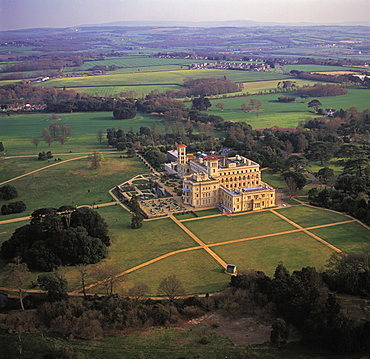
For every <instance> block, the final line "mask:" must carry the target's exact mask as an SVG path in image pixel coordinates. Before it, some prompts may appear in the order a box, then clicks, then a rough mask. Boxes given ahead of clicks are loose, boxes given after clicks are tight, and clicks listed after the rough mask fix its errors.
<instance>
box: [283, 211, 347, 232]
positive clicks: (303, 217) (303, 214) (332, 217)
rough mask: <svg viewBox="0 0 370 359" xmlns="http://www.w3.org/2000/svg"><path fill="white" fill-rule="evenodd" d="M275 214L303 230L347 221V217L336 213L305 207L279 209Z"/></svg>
mask: <svg viewBox="0 0 370 359" xmlns="http://www.w3.org/2000/svg"><path fill="white" fill-rule="evenodd" d="M276 212H279V213H280V214H282V215H283V216H285V217H287V218H288V219H290V220H292V221H293V222H295V223H297V224H298V225H300V226H302V227H303V228H307V227H314V226H320V225H323V224H329V223H335V222H342V221H348V220H349V218H348V217H346V216H343V215H342V214H340V213H337V212H331V211H326V210H324V209H320V208H313V207H306V206H299V207H289V208H284V209H279V210H277V211H276Z"/></svg>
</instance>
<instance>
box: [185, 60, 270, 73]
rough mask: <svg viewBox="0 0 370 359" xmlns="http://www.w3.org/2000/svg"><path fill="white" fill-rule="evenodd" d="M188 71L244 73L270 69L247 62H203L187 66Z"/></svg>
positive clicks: (266, 66) (262, 64)
mask: <svg viewBox="0 0 370 359" xmlns="http://www.w3.org/2000/svg"><path fill="white" fill-rule="evenodd" d="M189 69H190V70H199V69H218V70H244V71H266V70H269V69H270V65H268V64H265V63H249V62H220V61H217V62H203V63H199V64H191V65H189Z"/></svg>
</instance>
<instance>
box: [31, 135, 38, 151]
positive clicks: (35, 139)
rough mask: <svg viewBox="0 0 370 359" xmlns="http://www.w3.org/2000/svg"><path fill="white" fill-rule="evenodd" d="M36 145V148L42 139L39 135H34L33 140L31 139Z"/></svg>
mask: <svg viewBox="0 0 370 359" xmlns="http://www.w3.org/2000/svg"><path fill="white" fill-rule="evenodd" d="M31 142H32V143H33V144H34V145H35V146H36V148H37V146H38V145H39V143H40V140H39V138H38V137H34V138H33V139H32V141H31Z"/></svg>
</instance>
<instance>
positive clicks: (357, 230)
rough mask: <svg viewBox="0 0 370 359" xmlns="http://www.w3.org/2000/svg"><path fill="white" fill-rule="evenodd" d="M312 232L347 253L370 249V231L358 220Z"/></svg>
mask: <svg viewBox="0 0 370 359" xmlns="http://www.w3.org/2000/svg"><path fill="white" fill-rule="evenodd" d="M310 232H312V233H313V234H316V235H317V236H319V237H321V238H322V239H324V240H325V241H327V242H329V243H330V244H332V245H333V246H335V247H337V248H339V249H341V250H342V251H343V252H346V253H362V252H363V251H364V250H370V231H369V230H368V229H366V228H365V227H364V226H362V225H361V224H359V223H356V222H353V223H346V224H339V225H337V226H334V227H327V228H318V229H312V230H310Z"/></svg>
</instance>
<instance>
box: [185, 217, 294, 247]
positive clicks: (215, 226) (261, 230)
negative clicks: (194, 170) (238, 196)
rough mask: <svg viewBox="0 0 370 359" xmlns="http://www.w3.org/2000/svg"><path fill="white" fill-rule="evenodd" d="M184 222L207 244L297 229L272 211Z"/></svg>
mask: <svg viewBox="0 0 370 359" xmlns="http://www.w3.org/2000/svg"><path fill="white" fill-rule="evenodd" d="M183 224H184V225H185V226H186V227H187V228H188V229H190V230H191V231H192V232H193V233H194V234H195V235H196V236H198V237H199V238H200V239H201V240H202V241H203V242H204V243H207V244H211V243H219V242H227V241H231V240H234V239H242V238H249V237H253V236H261V235H264V234H271V233H278V232H284V231H289V230H292V229H295V227H293V226H292V225H290V224H289V223H287V222H285V221H283V220H281V219H280V218H279V217H277V216H276V215H274V214H273V213H270V212H260V213H248V214H245V215H240V216H232V217H228V216H220V217H213V218H205V219H199V220H194V221H186V222H183Z"/></svg>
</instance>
